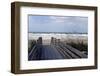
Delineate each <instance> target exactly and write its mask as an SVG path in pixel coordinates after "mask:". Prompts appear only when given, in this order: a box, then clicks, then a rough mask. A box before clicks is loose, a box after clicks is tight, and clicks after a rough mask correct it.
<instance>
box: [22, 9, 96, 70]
mask: <svg viewBox="0 0 100 76" xmlns="http://www.w3.org/2000/svg"><path fill="white" fill-rule="evenodd" d="M28 14H37V15H58V16H59V15H60V16H83V17H84V16H85V17H86V16H87V17H88V43H89V44H88V58H87V59H70V60H69V59H68V60H67V59H64V60H45V61H28V58H27V57H28V54H27V52H28V37H27V36H28V33H27V32H28V25H27V24H28V20H27V19H28V16H27V15H28ZM20 19H21V20H20V31H21V32H20V44H21V45H20V69H21V70H25V69H43V68H59V67H75V66H90V65H94V11H86V10H74V9H55V8H39V7H21V8H20Z"/></svg>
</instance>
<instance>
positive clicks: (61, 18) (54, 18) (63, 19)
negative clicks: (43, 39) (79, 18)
mask: <svg viewBox="0 0 100 76" xmlns="http://www.w3.org/2000/svg"><path fill="white" fill-rule="evenodd" d="M49 18H50V19H51V20H52V21H54V22H58V23H59V22H65V21H66V19H67V17H60V16H59V17H56V16H50V17H49Z"/></svg>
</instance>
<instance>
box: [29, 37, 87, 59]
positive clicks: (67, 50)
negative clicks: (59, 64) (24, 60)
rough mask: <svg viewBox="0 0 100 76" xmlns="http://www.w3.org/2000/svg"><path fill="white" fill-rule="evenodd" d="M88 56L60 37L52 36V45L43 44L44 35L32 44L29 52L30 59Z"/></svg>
mask: <svg viewBox="0 0 100 76" xmlns="http://www.w3.org/2000/svg"><path fill="white" fill-rule="evenodd" d="M78 58H87V55H86V54H84V53H82V52H81V51H79V50H77V49H75V48H73V47H72V46H70V45H68V44H66V43H64V42H61V41H60V39H56V38H53V37H52V38H51V44H50V45H43V43H42V37H40V38H38V40H37V41H36V42H35V43H34V45H32V48H31V51H29V53H28V59H29V60H48V59H78Z"/></svg>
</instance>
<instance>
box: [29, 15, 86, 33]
mask: <svg viewBox="0 0 100 76" xmlns="http://www.w3.org/2000/svg"><path fill="white" fill-rule="evenodd" d="M28 21H29V22H28V32H61V33H69V32H70V33H87V31H88V17H81V16H43V15H29V16H28Z"/></svg>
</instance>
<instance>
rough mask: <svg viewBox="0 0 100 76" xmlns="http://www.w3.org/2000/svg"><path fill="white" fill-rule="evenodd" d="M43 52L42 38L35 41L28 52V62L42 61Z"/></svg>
mask: <svg viewBox="0 0 100 76" xmlns="http://www.w3.org/2000/svg"><path fill="white" fill-rule="evenodd" d="M41 50H42V37H39V38H38V39H37V41H35V42H34V43H33V44H32V46H31V48H30V49H29V51H28V60H40V57H41V56H40V55H41Z"/></svg>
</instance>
